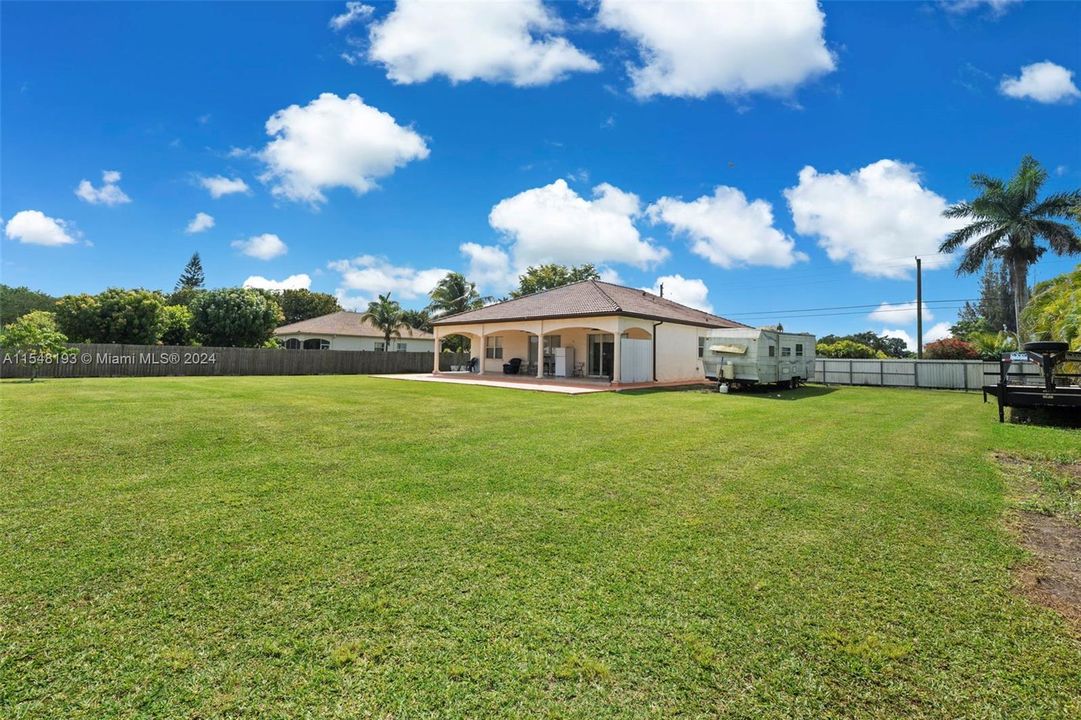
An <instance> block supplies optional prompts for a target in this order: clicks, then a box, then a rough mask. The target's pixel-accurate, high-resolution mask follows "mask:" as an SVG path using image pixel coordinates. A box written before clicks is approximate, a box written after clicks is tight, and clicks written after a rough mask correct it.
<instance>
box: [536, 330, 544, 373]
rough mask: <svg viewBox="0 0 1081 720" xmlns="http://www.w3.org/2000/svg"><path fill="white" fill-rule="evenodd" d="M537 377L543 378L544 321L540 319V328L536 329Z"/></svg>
mask: <svg viewBox="0 0 1081 720" xmlns="http://www.w3.org/2000/svg"><path fill="white" fill-rule="evenodd" d="M537 379H538V380H543V379H544V321H543V320H541V321H540V329H539V330H537Z"/></svg>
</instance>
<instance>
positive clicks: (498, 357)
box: [433, 280, 747, 384]
mask: <svg viewBox="0 0 1081 720" xmlns="http://www.w3.org/2000/svg"><path fill="white" fill-rule="evenodd" d="M433 325H434V331H435V337H436V343H437V347H438V343H439V342H440V341H441V340H442V339H443V338H446V337H448V336H451V335H463V336H465V337H467V338H469V340H470V347H471V350H470V353H471V355H472V357H475V358H478V360H479V364H480V365H479V367H480V370H481V371H482V372H485V373H499V374H502V373H503V365H504V364H505V363H510V362H511V360H512V359H514V358H517V359H518V360H519V361H520V369H519V373H520V374H528V375H532V376H535V377H537V378H543V377H585V378H590V377H592V378H598V379H603V378H607V379H608V380H610V381H611V382H612V383H615V384H629V383H644V382H665V383H671V382H680V381H684V380H686V381H699V380H701V379H702V378H703V377H704V374H705V372H704V369H703V367H702V355H703V350H704V348H705V343H706V338H707V336H708V335H709V332H710V331H711V330H713V329H714V328H733V327H747V326H745V325H742V324H741V323H737V322H733V321H731V320H726V319H725V318H723V317H719V316H717V315H713V314H711V313H707V312H703V311H701V310H696V309H694V308H692V307H687V306H686V305H681V304H679V303H677V302H672V301H671V300H668V299H667V298H663V297H660V296H658V295H654V294H653V293H650V292H646V291H644V290H640V289H636V288H630V287H624V286H622V285H614V284H612V283H607V282H601V281H600V280H584V281H582V282H577V283H572V284H570V285H564V286H563V287H558V288H555V289H553V290H546V291H544V292H539V293H534V294H532V295H526V296H524V297H520V298H515V299H513V300H507V301H504V302H500V303H495V304H493V305H488V306H487V307H483V308H480V309H478V310H469V311H467V312H463V313H458V314H455V315H447V316H444V317H441V318H438V319H437V320H435V321H434V322H433ZM617 338H618V342H617ZM538 348H541V350H540V352H538ZM538 358H540V360H539V361H538ZM516 364H517V363H516ZM510 369H513V368H510ZM434 371H435V372H437V373H438V372H439V368H438V365H437V366H436V367H435V368H434Z"/></svg>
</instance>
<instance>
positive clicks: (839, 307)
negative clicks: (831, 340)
mask: <svg viewBox="0 0 1081 720" xmlns="http://www.w3.org/2000/svg"><path fill="white" fill-rule="evenodd" d="M978 299H979V298H946V299H942V300H924V301H923V303H924V304H925V305H928V304H931V303H959V302H974V301H976V300H978ZM905 304H908V305H911V304H914V301H913V300H902V301H899V302H878V303H870V304H867V305H833V306H830V307H816V308H795V309H788V310H748V311H746V312H737V313H718V314H719V315H721V316H722V317H739V316H747V315H753V316H755V317H765V316H767V315H776V314H777V313H791V312H798V313H802V312H817V311H819V310H854V309H857V308H875V309H876V310H877V309H878V308H880V307H882V306H883V305H905ZM958 307H960V306H958ZM913 309H914V308H911V307H908V308H892V307H891V308H885V309H882V310H878V312H912V310H913Z"/></svg>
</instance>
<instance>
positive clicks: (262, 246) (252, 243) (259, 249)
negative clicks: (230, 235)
mask: <svg viewBox="0 0 1081 720" xmlns="http://www.w3.org/2000/svg"><path fill="white" fill-rule="evenodd" d="M232 246H233V247H235V248H236V249H237V250H239V251H240V252H242V253H244V254H245V255H247V256H249V257H253V258H259V259H260V260H273V259H274V258H276V257H279V256H281V255H284V254H285V253H286V252H288V251H289V248H288V247H287V246H286V244H285V243H284V242H282V240H281V238H280V237H278V236H277V235H274V234H273V233H263V234H262V235H253V236H252V237H250V238H248V239H247V240H234V241H233V242H232Z"/></svg>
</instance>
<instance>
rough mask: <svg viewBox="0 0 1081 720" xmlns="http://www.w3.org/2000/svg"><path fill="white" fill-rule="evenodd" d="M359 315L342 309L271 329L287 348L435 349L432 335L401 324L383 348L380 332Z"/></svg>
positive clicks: (424, 350)
mask: <svg viewBox="0 0 1081 720" xmlns="http://www.w3.org/2000/svg"><path fill="white" fill-rule="evenodd" d="M362 318H363V313H358V312H350V311H348V310H342V311H341V312H336V313H330V314H329V315H321V316H320V317H316V318H311V319H309V320H301V321H300V322H295V323H290V324H289V325H282V326H281V327H280V328H278V329H277V330H275V331H274V337H276V338H278V339H279V340H281V341H282V344H283V345H284V346H285V348H286V349H287V350H376V351H384V350H389V351H392V352H393V351H397V352H434V350H435V336H434V335H432V334H431V333H427V332H424V331H422V330H415V329H413V328H410V327H402V328H401V329H400V331H399V332H400V333H401V337H398V336H391V338H390V347H389V348H388V347H384V345H385V343H386V341H385V338H384V337H383V331H382V330H380V329H379V328H377V327H376V326H375V325H373V324H372V323H370V322H367V321H365V320H363V319H362Z"/></svg>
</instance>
